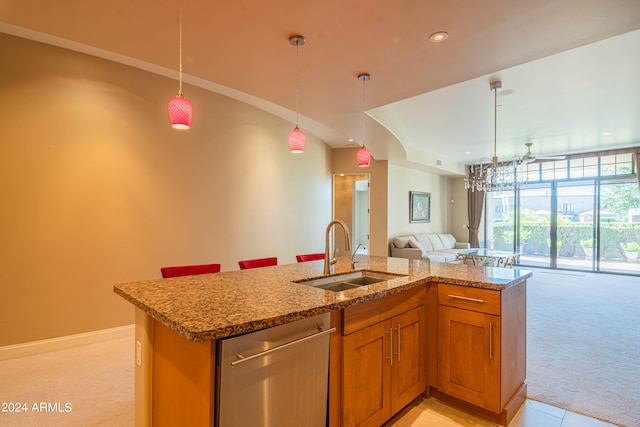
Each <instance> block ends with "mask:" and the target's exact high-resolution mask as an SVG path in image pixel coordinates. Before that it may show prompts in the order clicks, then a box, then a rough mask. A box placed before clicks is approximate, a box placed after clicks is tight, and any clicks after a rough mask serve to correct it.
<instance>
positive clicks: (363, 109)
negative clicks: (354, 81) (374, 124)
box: [362, 77, 367, 147]
mask: <svg viewBox="0 0 640 427" xmlns="http://www.w3.org/2000/svg"><path fill="white" fill-rule="evenodd" d="M366 84H367V79H366V77H363V78H362V146H363V147H364V143H365V139H366V138H365V136H364V111H365V106H366V101H365V100H366V97H365V85H366Z"/></svg>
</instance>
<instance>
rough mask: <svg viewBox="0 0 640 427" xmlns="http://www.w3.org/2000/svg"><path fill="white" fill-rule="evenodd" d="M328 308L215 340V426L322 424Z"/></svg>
mask: <svg viewBox="0 0 640 427" xmlns="http://www.w3.org/2000/svg"><path fill="white" fill-rule="evenodd" d="M329 326H330V314H329V313H326V314H322V315H319V316H314V317H309V318H306V319H302V320H298V321H295V322H291V323H287V324H284V325H279V326H275V327H273V328H269V329H264V330H262V331H258V332H252V333H249V334H246V335H240V336H237V337H232V338H228V339H222V340H219V341H218V344H217V345H218V347H217V352H218V354H217V358H216V360H217V363H216V378H217V381H216V411H215V413H216V417H215V426H217V427H241V426H251V427H258V426H278V427H286V426H292V427H301V426H308V427H315V426H318V427H320V426H322V427H324V426H326V425H327V395H328V383H329V334H330V333H331V332H333V331H335V328H331V329H330V328H329Z"/></svg>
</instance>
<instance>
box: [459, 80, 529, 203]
mask: <svg viewBox="0 0 640 427" xmlns="http://www.w3.org/2000/svg"><path fill="white" fill-rule="evenodd" d="M489 87H490V88H491V90H492V91H493V158H492V159H488V158H485V159H482V160H481V161H480V163H479V164H473V165H469V176H468V177H467V178H465V179H464V188H465V189H467V190H471V191H472V192H473V191H487V192H489V191H513V190H517V189H519V188H521V187H522V186H524V185H526V184H527V179H526V174H520V175H519V174H518V166H519V165H520V163H521V162H520V159H519V158H518V157H516V158H514V159H513V160H510V161H506V162H500V161H498V155H497V154H496V141H497V128H498V89H500V88H501V87H502V82H501V81H499V80H498V81H495V82H491V83H490V85H489ZM484 160H486V162H485V161H484Z"/></svg>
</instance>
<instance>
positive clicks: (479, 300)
mask: <svg viewBox="0 0 640 427" xmlns="http://www.w3.org/2000/svg"><path fill="white" fill-rule="evenodd" d="M447 296H448V297H449V298H454V299H463V300H465V301H472V302H480V303H482V302H484V300H483V299H478V298H469V297H461V296H460V295H447Z"/></svg>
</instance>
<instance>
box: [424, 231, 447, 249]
mask: <svg viewBox="0 0 640 427" xmlns="http://www.w3.org/2000/svg"><path fill="white" fill-rule="evenodd" d="M427 238H428V239H429V241H430V242H431V246H432V247H433V250H434V251H439V250H442V249H444V245H443V244H442V241H441V240H440V237H438V235H437V234H435V233H433V234H427Z"/></svg>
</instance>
